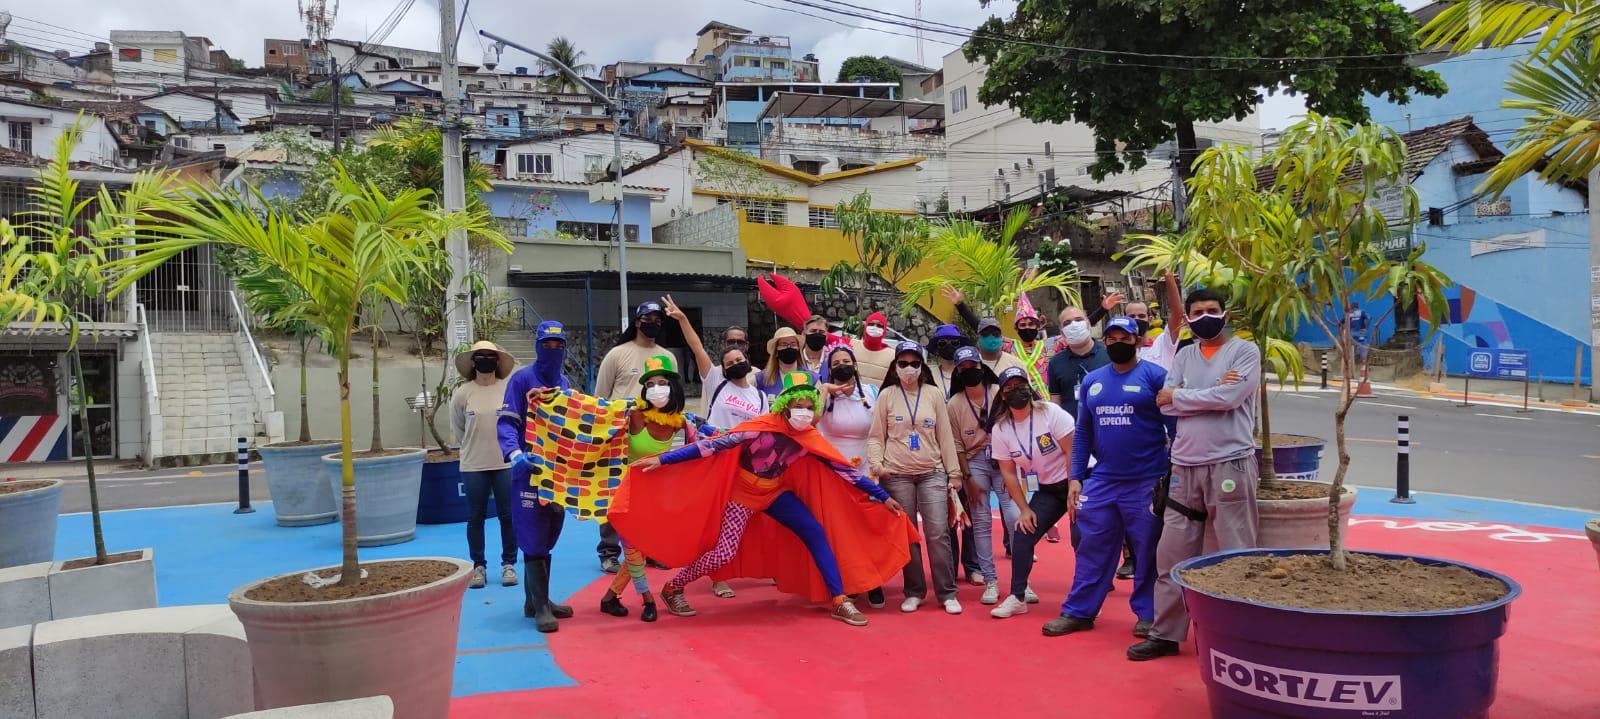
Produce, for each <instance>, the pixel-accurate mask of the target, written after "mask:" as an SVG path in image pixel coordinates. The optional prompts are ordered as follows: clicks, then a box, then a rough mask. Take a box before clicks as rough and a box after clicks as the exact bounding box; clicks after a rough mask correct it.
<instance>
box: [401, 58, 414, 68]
mask: <svg viewBox="0 0 1600 719" xmlns="http://www.w3.org/2000/svg"><path fill="white" fill-rule="evenodd" d="M412 64H413V63H412V61H411V58H409V57H402V58H400V67H411V66H412Z"/></svg>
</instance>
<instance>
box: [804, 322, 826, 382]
mask: <svg viewBox="0 0 1600 719" xmlns="http://www.w3.org/2000/svg"><path fill="white" fill-rule="evenodd" d="M800 334H801V339H802V340H803V344H804V345H805V349H803V350H801V352H800V362H801V364H803V365H805V369H806V371H807V372H810V373H811V376H812V377H814V378H816V379H817V380H818V381H821V380H822V378H823V376H824V374H825V372H824V365H823V362H824V358H823V354H824V352H823V350H825V349H827V348H828V341H829V339H830V338H829V337H828V320H826V319H824V318H823V317H822V315H812V316H810V317H808V318H806V323H805V326H804V328H803V329H802V330H801V333H800Z"/></svg>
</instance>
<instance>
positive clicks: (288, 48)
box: [283, 45, 300, 55]
mask: <svg viewBox="0 0 1600 719" xmlns="http://www.w3.org/2000/svg"><path fill="white" fill-rule="evenodd" d="M283 54H284V55H299V54H300V46H299V45H284V46H283Z"/></svg>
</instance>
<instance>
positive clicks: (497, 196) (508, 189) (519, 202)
mask: <svg viewBox="0 0 1600 719" xmlns="http://www.w3.org/2000/svg"><path fill="white" fill-rule="evenodd" d="M483 199H484V201H485V202H487V203H488V204H489V211H490V213H491V214H493V215H494V216H495V217H501V218H506V217H517V218H524V219H527V220H528V234H527V236H528V237H541V236H550V237H553V236H554V235H555V233H556V227H557V223H558V222H597V223H602V224H610V223H611V222H612V217H613V213H612V208H611V203H609V202H607V203H604V204H591V203H590V202H589V188H588V187H575V188H573V189H570V190H566V189H562V190H552V189H548V188H539V187H531V186H530V187H524V186H520V185H506V184H496V185H495V186H494V189H493V190H492V191H490V192H488V193H485V194H484V195H483ZM540 207H544V208H546V209H543V210H542V211H541V210H539V209H538V208H540ZM622 224H624V225H638V227H639V242H641V243H646V244H648V243H649V242H650V237H651V233H650V198H649V196H647V195H624V196H623V198H622Z"/></svg>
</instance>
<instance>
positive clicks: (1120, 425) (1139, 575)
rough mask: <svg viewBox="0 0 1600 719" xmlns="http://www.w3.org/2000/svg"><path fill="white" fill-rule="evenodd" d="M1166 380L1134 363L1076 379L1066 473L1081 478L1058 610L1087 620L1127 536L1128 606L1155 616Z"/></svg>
mask: <svg viewBox="0 0 1600 719" xmlns="http://www.w3.org/2000/svg"><path fill="white" fill-rule="evenodd" d="M1166 380H1167V372H1166V370H1163V369H1161V367H1160V366H1158V365H1156V364H1155V363H1153V362H1139V363H1138V364H1135V365H1134V366H1133V368H1132V369H1130V370H1128V371H1127V372H1118V371H1117V369H1116V367H1114V366H1112V365H1106V366H1104V367H1101V368H1099V369H1096V370H1093V371H1091V372H1090V373H1089V374H1088V375H1087V376H1085V377H1084V379H1083V382H1082V383H1081V384H1080V385H1079V388H1078V415H1077V418H1078V427H1077V430H1076V431H1075V432H1074V433H1073V439H1072V474H1071V477H1072V478H1073V479H1076V480H1078V481H1081V482H1083V493H1082V494H1081V495H1080V501H1079V505H1078V522H1077V524H1078V528H1079V530H1080V533H1081V537H1082V539H1081V542H1080V543H1079V544H1078V548H1077V567H1076V569H1075V571H1074V572H1073V577H1072V591H1071V592H1070V593H1069V594H1068V595H1067V601H1066V602H1064V603H1062V605H1061V614H1062V615H1063V616H1068V617H1076V618H1079V619H1090V620H1092V619H1094V618H1095V616H1096V615H1098V614H1099V613H1100V606H1101V604H1103V603H1104V602H1105V599H1106V593H1107V592H1109V591H1111V581H1112V575H1113V574H1114V573H1115V572H1116V569H1117V562H1118V560H1119V559H1121V549H1122V544H1123V540H1124V538H1126V539H1127V541H1128V544H1130V545H1131V546H1132V547H1133V556H1134V574H1133V596H1132V598H1130V599H1129V600H1128V604H1129V606H1131V607H1132V608H1133V613H1134V615H1135V616H1136V617H1138V618H1139V619H1141V620H1144V621H1149V620H1152V619H1153V618H1154V617H1155V579H1156V541H1157V538H1158V537H1159V536H1160V535H1159V531H1160V524H1159V520H1157V518H1156V516H1155V515H1154V514H1153V513H1152V512H1151V499H1152V498H1153V497H1154V494H1155V489H1156V484H1157V483H1158V482H1159V481H1160V479H1161V477H1162V475H1163V474H1164V473H1165V472H1166V471H1167V462H1168V458H1167V440H1168V438H1170V437H1171V436H1172V433H1173V431H1174V430H1175V429H1176V422H1175V421H1174V420H1173V418H1171V417H1167V416H1164V415H1162V413H1161V408H1160V407H1159V406H1157V405H1156V394H1157V393H1158V392H1160V391H1161V388H1162V386H1164V385H1165V383H1166ZM1090 455H1093V456H1094V458H1095V466H1094V468H1093V469H1090V468H1089V457H1090Z"/></svg>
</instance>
